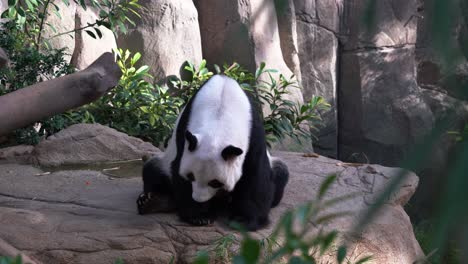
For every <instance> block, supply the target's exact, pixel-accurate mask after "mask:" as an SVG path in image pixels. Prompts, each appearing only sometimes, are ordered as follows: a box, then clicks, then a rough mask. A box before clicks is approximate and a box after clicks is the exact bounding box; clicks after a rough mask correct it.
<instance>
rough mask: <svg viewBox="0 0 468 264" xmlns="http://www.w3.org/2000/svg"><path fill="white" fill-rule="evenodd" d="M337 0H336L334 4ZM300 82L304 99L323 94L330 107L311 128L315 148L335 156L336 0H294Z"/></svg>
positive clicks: (337, 13)
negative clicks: (315, 128) (318, 122)
mask: <svg viewBox="0 0 468 264" xmlns="http://www.w3.org/2000/svg"><path fill="white" fill-rule="evenodd" d="M335 2H336V3H335ZM294 4H295V8H296V10H295V12H296V20H297V36H298V47H299V59H300V64H301V76H302V79H301V84H302V86H303V88H304V89H303V95H304V100H305V101H308V100H310V99H311V98H312V96H313V95H317V96H322V97H324V98H325V100H326V101H327V102H328V103H330V105H331V109H330V110H329V111H327V112H324V113H320V114H321V117H322V119H323V125H324V126H323V127H319V130H318V131H316V132H315V131H314V134H315V136H316V137H317V141H314V150H315V151H316V152H317V153H320V154H322V155H326V156H329V157H335V158H336V157H337V155H338V154H337V148H338V142H337V139H338V123H337V94H336V89H337V58H338V38H337V36H336V34H337V32H338V22H337V21H338V18H339V17H340V13H339V10H338V7H339V6H340V3H339V1H334V0H333V1H317V2H316V1H307V0H295V1H294Z"/></svg>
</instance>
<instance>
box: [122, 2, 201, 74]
mask: <svg viewBox="0 0 468 264" xmlns="http://www.w3.org/2000/svg"><path fill="white" fill-rule="evenodd" d="M139 4H140V5H142V6H143V7H144V9H141V10H140V11H139V12H140V15H141V17H142V18H141V19H136V20H135V21H136V23H137V27H136V28H134V29H130V30H129V32H128V34H126V35H122V36H119V38H118V40H117V42H118V44H119V48H123V49H130V51H132V52H137V51H138V52H141V53H142V59H141V64H145V65H148V66H150V73H151V74H153V75H154V76H155V77H156V79H157V80H161V79H164V78H166V77H168V76H170V75H179V72H180V69H181V66H182V64H183V63H184V62H185V61H190V62H192V63H194V64H195V65H199V63H200V62H201V60H202V48H201V41H200V29H199V26H198V17H197V10H196V9H195V6H194V5H193V2H192V1H190V0H177V1H174V0H162V1H161V0H157V1H156V0H144V1H140V2H139Z"/></svg>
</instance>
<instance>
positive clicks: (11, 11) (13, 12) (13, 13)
mask: <svg viewBox="0 0 468 264" xmlns="http://www.w3.org/2000/svg"><path fill="white" fill-rule="evenodd" d="M16 14H17V13H16V9H15V8H13V7H10V8H8V17H9V18H11V19H14V18H15V17H16Z"/></svg>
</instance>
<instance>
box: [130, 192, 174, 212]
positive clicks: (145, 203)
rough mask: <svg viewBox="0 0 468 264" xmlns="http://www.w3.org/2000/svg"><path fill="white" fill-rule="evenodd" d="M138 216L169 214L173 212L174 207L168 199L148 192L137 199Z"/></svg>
mask: <svg viewBox="0 0 468 264" xmlns="http://www.w3.org/2000/svg"><path fill="white" fill-rule="evenodd" d="M136 203H137V208H138V213H139V214H141V215H142V214H149V213H161V212H170V211H173V210H175V205H174V203H173V202H172V200H171V199H170V198H169V197H166V196H160V195H156V194H155V193H152V192H148V193H142V194H140V195H139V196H138V198H137V201H136Z"/></svg>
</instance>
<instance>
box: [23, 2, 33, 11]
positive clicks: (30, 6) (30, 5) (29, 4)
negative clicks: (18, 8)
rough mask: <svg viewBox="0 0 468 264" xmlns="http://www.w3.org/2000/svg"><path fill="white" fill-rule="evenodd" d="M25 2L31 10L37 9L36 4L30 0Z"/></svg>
mask: <svg viewBox="0 0 468 264" xmlns="http://www.w3.org/2000/svg"><path fill="white" fill-rule="evenodd" d="M25 2H26V5H27V6H28V9H29V10H31V11H34V10H35V8H34V5H33V4H32V3H31V1H30V0H25Z"/></svg>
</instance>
